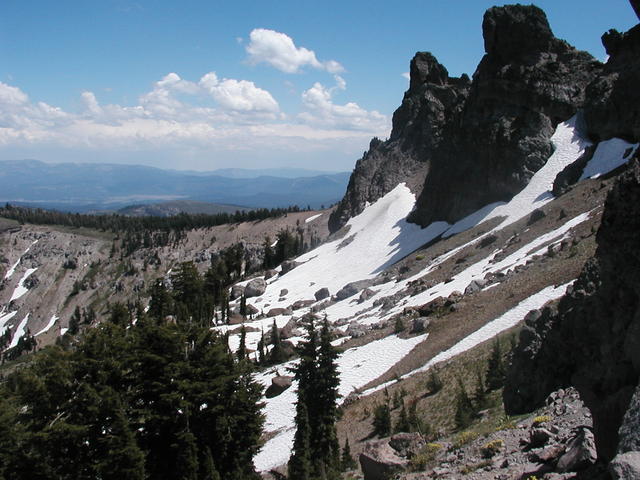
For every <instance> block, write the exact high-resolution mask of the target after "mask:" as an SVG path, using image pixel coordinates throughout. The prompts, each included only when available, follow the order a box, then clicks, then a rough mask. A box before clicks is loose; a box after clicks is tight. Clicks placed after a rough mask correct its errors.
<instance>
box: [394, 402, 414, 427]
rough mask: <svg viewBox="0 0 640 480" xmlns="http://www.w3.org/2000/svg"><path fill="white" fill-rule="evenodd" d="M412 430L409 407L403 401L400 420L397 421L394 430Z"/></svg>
mask: <svg viewBox="0 0 640 480" xmlns="http://www.w3.org/2000/svg"><path fill="white" fill-rule="evenodd" d="M412 430H413V429H412V428H411V423H410V422H409V416H408V415H407V409H406V408H405V406H404V402H402V408H401V409H400V415H399V416H398V421H397V422H396V427H395V428H394V431H395V432H396V433H399V432H411V431H412Z"/></svg>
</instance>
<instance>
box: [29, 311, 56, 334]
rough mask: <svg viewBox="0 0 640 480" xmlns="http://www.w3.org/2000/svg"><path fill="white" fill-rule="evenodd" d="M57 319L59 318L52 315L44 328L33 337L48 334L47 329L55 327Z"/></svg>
mask: <svg viewBox="0 0 640 480" xmlns="http://www.w3.org/2000/svg"><path fill="white" fill-rule="evenodd" d="M59 318H60V317H58V316H57V315H53V316H52V317H51V319H50V320H49V323H47V326H46V327H44V328H43V329H42V330H40V331H39V332H38V333H36V334H35V336H36V337H37V336H38V335H42V334H43V333H45V332H48V331H49V329H50V328H51V327H53V326H54V325H55V323H56V322H57V321H58V319H59Z"/></svg>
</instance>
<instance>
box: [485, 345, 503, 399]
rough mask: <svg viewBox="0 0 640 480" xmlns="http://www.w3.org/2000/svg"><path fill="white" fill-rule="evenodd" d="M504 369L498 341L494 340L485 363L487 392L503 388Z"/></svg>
mask: <svg viewBox="0 0 640 480" xmlns="http://www.w3.org/2000/svg"><path fill="white" fill-rule="evenodd" d="M505 374H506V368H505V365H504V361H503V359H502V349H501V348H500V339H498V338H496V340H495V342H493V348H492V349H491V354H490V355H489V361H488V362H487V372H486V377H487V379H486V383H487V388H488V389H489V391H493V390H498V389H499V388H502V387H503V386H504V377H505Z"/></svg>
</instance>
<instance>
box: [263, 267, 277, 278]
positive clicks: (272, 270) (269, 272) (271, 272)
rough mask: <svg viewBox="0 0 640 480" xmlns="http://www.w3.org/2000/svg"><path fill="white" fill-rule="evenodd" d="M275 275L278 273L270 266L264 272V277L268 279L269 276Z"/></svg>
mask: <svg viewBox="0 0 640 480" xmlns="http://www.w3.org/2000/svg"><path fill="white" fill-rule="evenodd" d="M276 275H278V271H277V270H274V269H273V268H272V269H270V270H267V271H266V272H264V279H265V280H269V279H270V278H271V277H275V276H276Z"/></svg>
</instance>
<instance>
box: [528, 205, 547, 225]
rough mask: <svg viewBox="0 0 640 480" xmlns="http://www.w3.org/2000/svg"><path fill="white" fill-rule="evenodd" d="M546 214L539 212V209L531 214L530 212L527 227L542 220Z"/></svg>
mask: <svg viewBox="0 0 640 480" xmlns="http://www.w3.org/2000/svg"><path fill="white" fill-rule="evenodd" d="M546 216H547V214H546V213H544V212H543V211H542V210H540V209H539V208H536V209H535V210H534V211H533V212H531V214H530V215H529V220H527V226H530V225H533V224H534V223H536V222H538V221H540V220H542V219H543V218H544V217H546Z"/></svg>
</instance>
